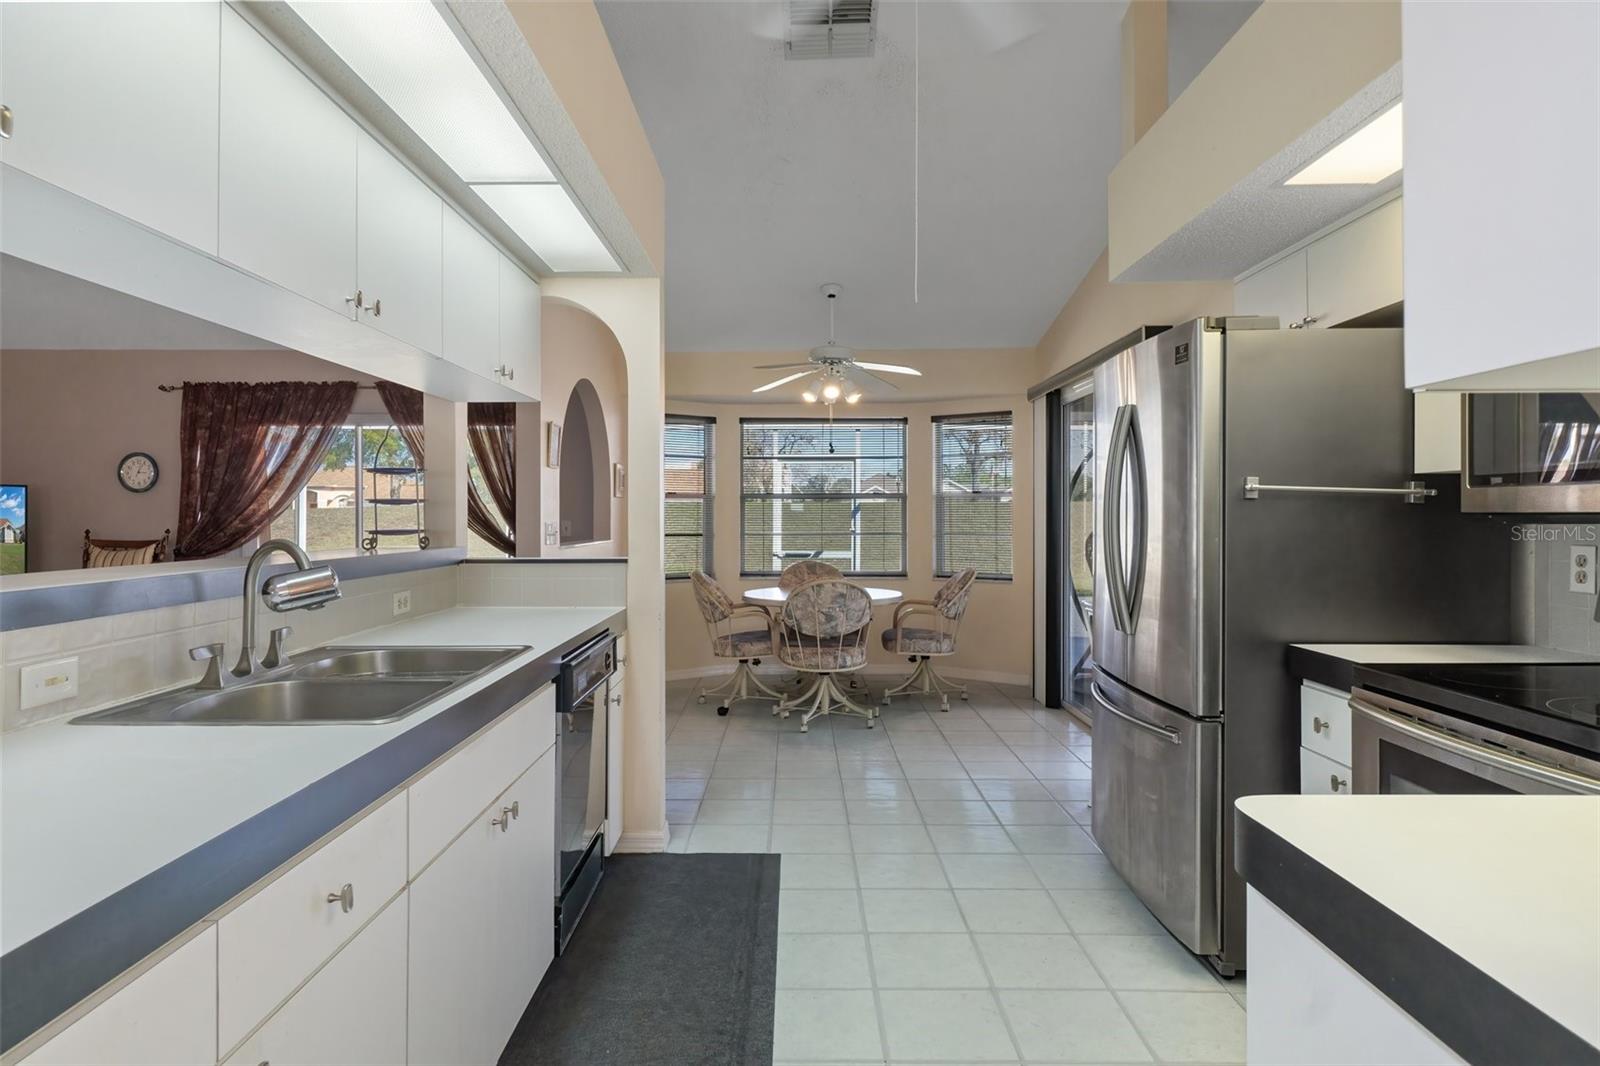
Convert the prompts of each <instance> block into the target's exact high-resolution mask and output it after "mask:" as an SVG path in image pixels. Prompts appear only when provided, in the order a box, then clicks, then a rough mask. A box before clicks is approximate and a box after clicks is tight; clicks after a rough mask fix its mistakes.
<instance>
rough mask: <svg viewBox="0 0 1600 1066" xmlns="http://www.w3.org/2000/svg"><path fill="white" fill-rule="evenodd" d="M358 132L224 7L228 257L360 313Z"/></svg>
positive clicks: (223, 166) (222, 244)
mask: <svg viewBox="0 0 1600 1066" xmlns="http://www.w3.org/2000/svg"><path fill="white" fill-rule="evenodd" d="M360 136H361V135H360V133H359V131H358V130H357V129H356V125H355V123H354V122H353V121H351V119H350V117H349V116H348V115H346V114H345V113H344V112H343V111H342V110H340V108H339V107H338V106H337V105H336V104H334V102H333V101H332V100H330V99H329V98H328V97H327V96H326V95H325V94H324V93H323V92H322V90H321V89H319V88H317V86H316V85H314V84H312V82H311V81H310V80H309V79H307V78H306V77H305V75H304V74H302V73H301V72H300V70H299V69H298V68H296V67H295V66H294V64H292V63H290V62H289V61H288V60H287V59H286V58H284V56H283V55H282V54H281V53H279V52H278V50H277V49H276V48H274V47H273V46H272V45H271V44H270V43H268V41H267V40H266V39H265V38H264V37H262V36H261V35H260V34H259V33H257V32H256V31H255V29H254V28H252V27H251V26H250V25H249V24H247V23H246V22H245V21H244V19H243V18H242V17H240V16H239V15H238V14H236V13H235V12H233V11H232V10H225V11H224V12H223V18H222V153H221V162H220V164H219V166H218V170H219V171H220V173H221V190H220V196H221V212H220V229H221V232H220V233H219V253H220V255H221V256H222V258H223V259H225V260H227V261H228V262H230V263H233V264H235V265H236V266H240V267H243V268H244V269H245V270H248V271H250V272H251V273H253V274H256V275H258V276H260V277H263V278H266V279H267V280H268V281H272V282H276V283H277V284H279V285H281V286H283V287H284V288H286V289H289V290H291V291H293V292H297V293H299V294H301V295H302V296H306V297H309V298H310V299H312V300H315V301H316V302H317V303H320V304H322V305H324V306H326V307H330V308H333V309H334V310H337V311H341V312H346V313H349V314H351V315H354V314H355V310H354V307H353V305H352V304H351V303H350V302H349V301H350V300H351V299H352V298H353V297H354V296H355V291H356V284H357V283H356V152H357V143H358V141H359V139H360Z"/></svg>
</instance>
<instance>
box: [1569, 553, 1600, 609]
mask: <svg viewBox="0 0 1600 1066" xmlns="http://www.w3.org/2000/svg"><path fill="white" fill-rule="evenodd" d="M1595 548H1596V546H1595V545H1593V544H1585V545H1583V546H1581V547H1577V548H1573V549H1572V567H1571V569H1569V570H1568V571H1567V589H1568V590H1569V591H1571V592H1585V593H1588V594H1589V595H1591V596H1593V595H1594V589H1595V579H1596V578H1597V577H1600V570H1597V569H1596V567H1595Z"/></svg>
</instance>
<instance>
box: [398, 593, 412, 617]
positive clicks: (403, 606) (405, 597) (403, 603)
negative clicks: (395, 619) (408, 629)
mask: <svg viewBox="0 0 1600 1066" xmlns="http://www.w3.org/2000/svg"><path fill="white" fill-rule="evenodd" d="M394 613H395V614H396V615H402V614H410V613H411V590H410V589H401V590H400V591H399V592H396V593H395V594H394Z"/></svg>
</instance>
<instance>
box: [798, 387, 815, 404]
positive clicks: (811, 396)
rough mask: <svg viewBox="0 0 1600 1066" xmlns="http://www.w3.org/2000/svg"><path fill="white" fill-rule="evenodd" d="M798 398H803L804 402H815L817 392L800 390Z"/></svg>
mask: <svg viewBox="0 0 1600 1066" xmlns="http://www.w3.org/2000/svg"><path fill="white" fill-rule="evenodd" d="M800 398H801V399H802V400H804V401H805V402H806V403H816V402H817V394H816V393H814V392H812V391H811V390H810V389H807V390H806V391H805V392H802V393H801V394H800Z"/></svg>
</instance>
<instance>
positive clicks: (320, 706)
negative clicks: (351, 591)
mask: <svg viewBox="0 0 1600 1066" xmlns="http://www.w3.org/2000/svg"><path fill="white" fill-rule="evenodd" d="M526 650H527V648H526V647H525V646H523V647H494V648H482V647H479V648H450V647H374V648H344V647H325V648H313V649H312V650H310V651H305V652H301V653H300V654H299V655H293V656H290V657H289V659H288V660H287V661H286V662H285V663H284V665H282V666H280V667H278V668H276V669H274V670H269V671H262V672H259V673H256V674H254V675H252V676H251V677H250V678H248V679H245V678H239V679H231V680H230V681H229V683H228V685H227V686H226V687H224V688H220V689H218V688H201V687H199V686H188V687H186V688H181V689H174V690H172V691H169V692H162V693H158V694H156V695H154V696H144V697H141V698H139V699H137V700H132V701H130V702H128V703H123V704H119V705H117V706H115V707H109V708H107V709H106V710H103V711H95V712H93V713H91V714H85V715H80V716H79V717H77V718H74V719H72V721H71V724H73V725H351V724H370V725H382V724H385V723H388V722H396V721H399V720H400V719H402V718H404V717H406V716H407V715H409V714H413V713H415V712H417V711H419V710H421V709H422V708H423V707H425V706H427V705H428V704H429V703H432V702H433V701H434V700H435V699H436V698H438V697H440V696H443V695H444V694H445V693H447V692H449V691H450V690H451V689H453V688H456V687H458V686H460V685H464V684H466V683H467V682H469V681H471V680H472V679H473V678H475V677H477V676H478V675H480V674H482V673H484V672H485V671H488V670H492V669H493V668H495V667H496V666H499V665H500V664H501V663H503V662H505V661H506V660H508V659H510V658H512V657H513V656H515V655H518V654H520V653H521V652H523V651H526Z"/></svg>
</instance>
